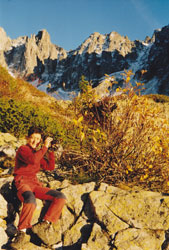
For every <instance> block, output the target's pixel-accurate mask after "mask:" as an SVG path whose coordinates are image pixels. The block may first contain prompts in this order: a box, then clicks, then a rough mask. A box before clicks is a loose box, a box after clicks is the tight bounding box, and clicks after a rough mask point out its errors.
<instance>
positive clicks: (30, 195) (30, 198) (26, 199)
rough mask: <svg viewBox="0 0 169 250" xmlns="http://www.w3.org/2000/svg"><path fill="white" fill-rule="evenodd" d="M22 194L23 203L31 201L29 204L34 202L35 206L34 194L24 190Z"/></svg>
mask: <svg viewBox="0 0 169 250" xmlns="http://www.w3.org/2000/svg"><path fill="white" fill-rule="evenodd" d="M22 196H23V199H24V203H31V204H34V205H35V206H36V198H35V195H34V194H33V192H31V191H25V192H24V193H23V194H22Z"/></svg>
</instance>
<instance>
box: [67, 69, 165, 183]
mask: <svg viewBox="0 0 169 250" xmlns="http://www.w3.org/2000/svg"><path fill="white" fill-rule="evenodd" d="M131 74H132V72H131V71H129V72H126V73H125V74H124V81H125V83H126V87H125V88H123V89H122V88H117V90H116V92H117V94H118V95H115V96H113V97H107V98H104V99H102V100H99V101H98V100H97V97H96V96H95V94H94V93H93V92H92V90H91V88H90V86H88V88H87V87H86V86H85V89H86V91H85V92H82V94H81V95H80V96H79V97H77V98H76V100H74V105H75V110H76V115H77V118H76V119H75V120H74V126H75V127H76V128H77V134H78V139H79V145H80V151H76V152H75V151H72V152H71V151H67V152H65V155H64V156H63V163H64V164H65V159H67V165H69V166H74V169H75V170H74V173H75V174H76V175H78V173H80V171H82V169H83V171H84V173H85V174H86V175H87V176H93V179H96V177H97V178H98V179H99V180H100V181H105V182H110V183H113V184H116V183H118V182H121V181H124V182H128V183H129V182H133V181H134V182H135V183H136V184H138V183H142V184H145V185H146V186H150V187H152V186H153V185H154V183H156V185H157V184H159V185H161V184H164V183H165V182H166V181H167V180H168V178H169V174H168V171H166V170H167V168H168V166H169V152H168V148H169V139H168V138H169V137H168V125H169V124H168V120H167V117H166V116H165V114H164V112H163V108H162V106H160V105H153V104H152V101H151V100H149V99H148V98H147V97H145V96H140V94H139V93H140V86H141V85H142V84H140V83H138V82H136V86H135V87H133V86H132V85H131V84H130V76H131ZM107 80H108V79H107ZM110 80H112V79H111V78H110ZM137 90H138V94H137ZM92 93H93V95H92ZM77 107H78V108H77ZM68 160H69V163H68Z"/></svg>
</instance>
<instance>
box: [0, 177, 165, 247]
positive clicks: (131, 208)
mask: <svg viewBox="0 0 169 250" xmlns="http://www.w3.org/2000/svg"><path fill="white" fill-rule="evenodd" d="M11 181H12V177H9V178H6V179H4V178H1V179H0V190H1V195H0V218H1V226H0V231H1V236H3V237H0V245H1V248H2V249H8V247H7V246H5V244H6V243H7V241H8V239H9V235H10V232H11V227H12V226H13V227H14V226H16V225H17V223H18V214H17V213H18V211H19V210H18V211H15V206H14V205H13V204H12V199H10V198H9V197H11V192H12V191H11ZM49 186H50V187H51V188H54V189H59V190H62V192H64V194H65V195H66V197H67V203H66V205H65V207H64V209H63V213H62V216H61V218H60V220H59V222H58V224H57V225H56V226H55V227H54V228H53V229H52V230H51V231H50V232H46V233H43V234H42V232H41V230H40V227H38V224H37V222H38V219H39V216H40V215H41V209H42V208H43V206H44V204H43V203H42V201H40V200H37V201H38V206H37V209H36V212H35V214H34V218H33V223H35V225H34V226H33V232H34V233H36V237H37V239H39V238H40V239H41V240H42V241H43V244H45V245H46V246H47V248H48V249H52V247H53V248H55V249H60V248H59V247H60V246H61V245H62V249H70V250H71V249H72V250H73V249H77V250H78V249H79V250H80V249H81V250H87V249H92V250H94V249H102V250H112V249H114V250H115V249H118V250H126V249H131V250H136V249H138V250H160V249H163V250H164V249H166V250H167V249H168V248H167V246H168V238H167V233H168V228H169V197H168V196H167V195H165V194H160V193H156V192H149V191H143V190H142V191H141V190H137V189H135V190H123V189H120V188H117V187H113V186H109V185H107V184H105V183H101V185H100V187H96V185H95V183H94V182H92V183H85V184H79V185H72V184H70V183H69V182H68V181H66V180H64V181H62V182H60V181H57V180H53V181H51V182H49ZM7 194H8V195H7ZM4 197H5V198H4ZM13 200H14V199H13ZM9 207H10V214H9ZM11 213H12V214H13V215H14V214H15V216H13V218H12V216H11ZM10 217H11V218H10ZM12 220H13V221H12ZM37 239H36V240H34V241H32V242H28V243H26V244H24V250H27V249H30V247H32V249H39V250H40V249H43V247H44V246H43V244H39V241H38V240H37ZM58 243H60V244H59V247H57V245H58ZM21 249H22V248H21ZM18 250H19V249H18Z"/></svg>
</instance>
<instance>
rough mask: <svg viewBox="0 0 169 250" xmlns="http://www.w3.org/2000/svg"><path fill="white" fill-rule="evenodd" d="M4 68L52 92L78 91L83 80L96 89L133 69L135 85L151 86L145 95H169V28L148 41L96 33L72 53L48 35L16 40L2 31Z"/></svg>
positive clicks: (0, 43)
mask: <svg viewBox="0 0 169 250" xmlns="http://www.w3.org/2000/svg"><path fill="white" fill-rule="evenodd" d="M0 64H2V65H3V66H5V67H8V68H9V70H10V71H11V72H12V73H14V74H17V75H19V76H22V77H24V78H25V79H26V80H28V81H32V80H35V79H37V78H38V79H39V80H40V81H39V82H41V84H43V83H45V82H48V83H49V82H50V91H55V90H57V89H58V88H63V86H64V89H66V90H76V89H78V84H79V80H80V78H81V76H82V75H84V76H85V77H86V79H87V80H88V81H91V82H92V85H93V87H96V86H97V85H99V84H100V82H101V81H102V80H103V79H104V75H105V74H109V75H110V74H111V75H114V76H115V77H116V78H117V79H121V73H122V72H123V71H124V69H126V70H129V69H132V71H133V73H135V77H134V80H141V81H143V82H144V83H145V87H146V90H145V93H159V94H166V95H169V87H168V86H169V84H168V77H169V70H168V69H169V26H165V27H163V28H162V29H161V30H156V31H155V32H154V34H153V37H152V38H149V37H147V38H146V39H145V41H138V40H136V41H130V40H129V39H128V37H126V36H125V37H124V36H121V35H119V34H118V33H117V32H111V33H110V34H105V35H102V34H100V33H98V32H95V33H93V34H91V35H90V36H89V37H88V38H87V39H86V40H85V41H84V42H83V43H82V44H81V45H80V46H79V47H78V48H77V49H75V50H71V51H66V50H64V49H63V48H61V47H58V46H57V45H54V44H52V43H51V41H50V35H49V34H48V32H47V31H46V30H42V31H39V33H38V34H37V35H32V36H31V37H30V38H29V37H27V36H25V37H19V38H17V39H15V40H11V39H10V38H8V37H7V35H6V33H5V31H4V30H3V29H2V28H0ZM143 70H144V72H146V73H145V74H144V75H142V74H141V72H142V71H143Z"/></svg>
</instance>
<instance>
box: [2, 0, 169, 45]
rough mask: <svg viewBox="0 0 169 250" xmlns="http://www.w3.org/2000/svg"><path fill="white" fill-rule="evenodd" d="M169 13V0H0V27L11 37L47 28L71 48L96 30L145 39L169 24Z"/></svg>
mask: <svg viewBox="0 0 169 250" xmlns="http://www.w3.org/2000/svg"><path fill="white" fill-rule="evenodd" d="M168 13H169V0H0V27H3V28H4V30H5V31H6V33H7V35H8V36H9V37H10V38H12V39H14V38H17V37H19V36H24V35H27V36H29V37H30V35H31V34H37V33H38V31H39V30H42V29H46V30H47V31H48V33H49V34H50V37H51V41H52V43H54V44H56V45H58V46H60V47H62V48H64V49H66V50H71V49H76V48H77V47H78V46H79V45H80V44H81V43H82V42H83V41H84V40H85V39H87V38H88V37H89V36H90V35H91V34H92V33H93V32H99V33H101V34H108V33H110V32H112V31H117V32H118V33H119V34H120V35H123V36H125V35H127V36H128V37H129V39H130V40H136V39H139V40H144V39H145V37H146V36H147V35H148V36H152V34H153V32H154V30H155V29H159V28H162V27H163V26H165V25H168V24H169V14H168Z"/></svg>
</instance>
